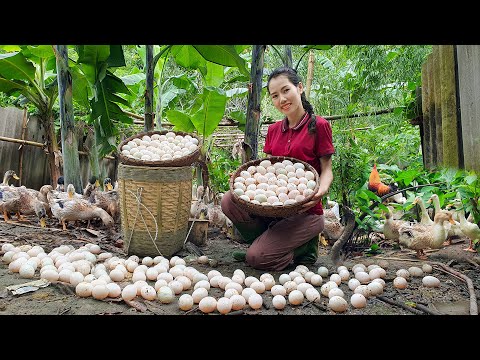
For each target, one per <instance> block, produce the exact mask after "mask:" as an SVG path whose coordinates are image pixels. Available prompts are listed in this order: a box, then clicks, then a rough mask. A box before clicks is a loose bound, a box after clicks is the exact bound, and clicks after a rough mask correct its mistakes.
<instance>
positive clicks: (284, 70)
mask: <svg viewBox="0 0 480 360" xmlns="http://www.w3.org/2000/svg"><path fill="white" fill-rule="evenodd" d="M280 75H284V76H286V77H287V79H288V80H289V81H290V82H291V83H292V84H293V85H295V86H298V83H299V82H301V81H302V79H301V78H300V76H299V75H298V74H297V71H296V70H295V69H292V68H291V67H288V66H282V67H279V68H276V69H275V70H273V71H272V72H271V74H270V75H268V80H267V91H268V93H269V94H270V89H269V88H268V85H269V84H270V80H272V79H274V78H276V77H277V76H280ZM300 99H301V100H302V106H303V108H304V109H305V111H306V112H307V113H308V114H309V115H310V121H309V122H308V132H309V133H311V134H313V133H315V132H316V130H317V128H316V120H317V117H316V116H315V112H314V111H313V106H312V105H311V104H310V103H309V102H308V100H307V98H306V96H305V91H304V92H302V94H301V95H300Z"/></svg>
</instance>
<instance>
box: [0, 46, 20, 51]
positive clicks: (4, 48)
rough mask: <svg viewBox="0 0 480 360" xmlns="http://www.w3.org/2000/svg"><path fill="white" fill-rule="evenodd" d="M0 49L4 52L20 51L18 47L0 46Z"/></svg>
mask: <svg viewBox="0 0 480 360" xmlns="http://www.w3.org/2000/svg"><path fill="white" fill-rule="evenodd" d="M0 49H2V50H5V51H6V52H18V51H22V48H21V47H20V46H18V45H0Z"/></svg>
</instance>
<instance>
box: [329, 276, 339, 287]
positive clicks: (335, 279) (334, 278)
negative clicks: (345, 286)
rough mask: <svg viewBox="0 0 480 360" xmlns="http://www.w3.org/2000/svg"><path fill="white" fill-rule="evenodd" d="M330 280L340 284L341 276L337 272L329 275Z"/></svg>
mask: <svg viewBox="0 0 480 360" xmlns="http://www.w3.org/2000/svg"><path fill="white" fill-rule="evenodd" d="M330 281H333V282H335V284H337V285H340V284H341V283H342V278H341V276H340V275H338V274H332V275H330Z"/></svg>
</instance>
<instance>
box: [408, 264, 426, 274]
mask: <svg viewBox="0 0 480 360" xmlns="http://www.w3.org/2000/svg"><path fill="white" fill-rule="evenodd" d="M408 272H409V273H410V275H412V276H414V277H421V276H423V270H422V269H420V268H419V267H417V266H412V267H409V268H408Z"/></svg>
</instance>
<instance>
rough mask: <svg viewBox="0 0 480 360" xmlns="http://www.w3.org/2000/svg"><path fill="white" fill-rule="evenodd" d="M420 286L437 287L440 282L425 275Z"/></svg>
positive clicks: (433, 277)
mask: <svg viewBox="0 0 480 360" xmlns="http://www.w3.org/2000/svg"><path fill="white" fill-rule="evenodd" d="M422 284H423V285H424V286H426V287H439V286H440V280H438V279H437V278H436V277H435V276H430V275H427V276H425V277H424V278H423V279H422Z"/></svg>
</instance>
